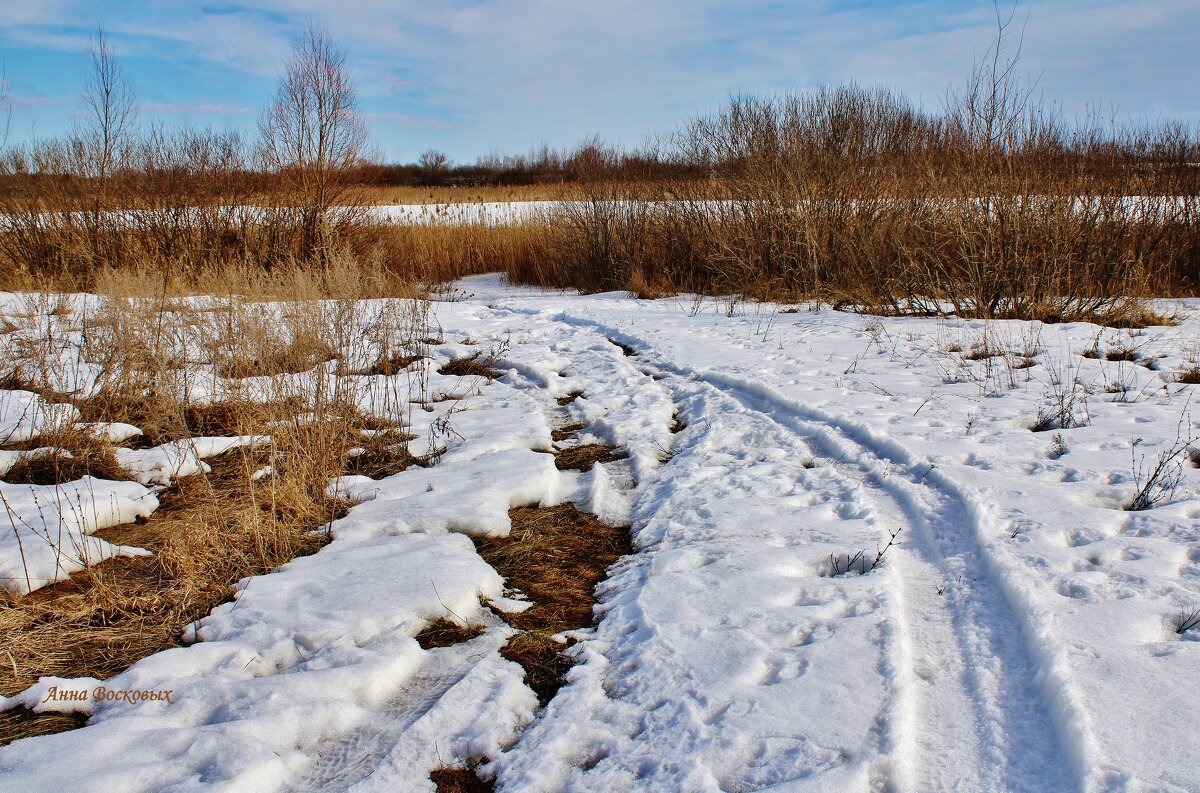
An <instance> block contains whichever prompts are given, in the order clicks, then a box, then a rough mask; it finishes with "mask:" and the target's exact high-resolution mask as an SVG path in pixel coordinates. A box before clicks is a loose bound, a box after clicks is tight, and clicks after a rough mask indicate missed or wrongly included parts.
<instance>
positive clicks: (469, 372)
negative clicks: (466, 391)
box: [438, 352, 501, 383]
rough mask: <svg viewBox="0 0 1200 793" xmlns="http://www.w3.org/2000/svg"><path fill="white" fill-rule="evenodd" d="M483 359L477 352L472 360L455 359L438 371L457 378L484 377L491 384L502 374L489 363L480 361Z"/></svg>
mask: <svg viewBox="0 0 1200 793" xmlns="http://www.w3.org/2000/svg"><path fill="white" fill-rule="evenodd" d="M481 357H482V353H481V352H477V353H475V354H474V355H472V356H471V357H470V358H455V359H454V360H453V361H450V362H449V363H447V364H445V365H444V366H442V367H441V368H440V369H438V374H444V375H453V376H455V377H483V378H485V379H486V380H487V381H488V382H489V383H490V382H491V381H493V380H495V379H496V378H497V377H499V376H500V374H501V373H500V372H498V371H496V370H495V369H493V368H491V367H490V366H488V365H487V362H484V361H480V358H481Z"/></svg>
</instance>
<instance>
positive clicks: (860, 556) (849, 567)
mask: <svg viewBox="0 0 1200 793" xmlns="http://www.w3.org/2000/svg"><path fill="white" fill-rule="evenodd" d="M902 531H904V529H902V528H900V529H896V530H895V531H891V532H889V533H890V535H891V536H890V537H889V538H888V543H887V545H885V546H884V547H883V548H882V549H880V550H878V551H876V552H875V558H873V559H872V558H871V556H870V554H868V553H867V552H866V551H859V552H858V553H855V554H853V555H851V554H848V553H846V554H841V555H837V554H830V556H829V575H830V576H835V577H836V576H843V575H850V574H852V573H858V574H859V575H866V574H867V573H869V572H871V571H872V570H874V569H875V568H877V567H879V565H880V564H882V563H883V558H884V555H885V554H887V552H888V550H889V549H890V548H891V547H892V546H893V545H899V541H898V540H897V537H899V536H900V532H902Z"/></svg>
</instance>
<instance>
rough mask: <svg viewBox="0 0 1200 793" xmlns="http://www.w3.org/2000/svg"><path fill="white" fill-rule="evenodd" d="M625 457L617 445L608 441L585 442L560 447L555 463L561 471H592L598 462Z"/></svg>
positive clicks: (609, 461) (608, 461) (556, 453)
mask: <svg viewBox="0 0 1200 793" xmlns="http://www.w3.org/2000/svg"><path fill="white" fill-rule="evenodd" d="M624 457H625V453H624V452H622V451H620V450H619V449H618V448H617V447H616V446H612V445H610V444H607V443H585V444H582V445H579V446H571V447H569V448H566V449H560V450H558V451H556V452H555V453H554V465H555V466H556V467H557V468H558V470H560V471H567V470H571V471H590V470H592V466H593V465H595V464H596V463H611V462H613V461H614V460H620V459H623V458H624Z"/></svg>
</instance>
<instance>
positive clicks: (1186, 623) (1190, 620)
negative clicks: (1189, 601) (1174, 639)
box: [1175, 608, 1200, 636]
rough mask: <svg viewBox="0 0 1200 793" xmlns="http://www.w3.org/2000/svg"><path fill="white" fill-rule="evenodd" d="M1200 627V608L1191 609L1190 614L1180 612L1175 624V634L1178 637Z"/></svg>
mask: <svg viewBox="0 0 1200 793" xmlns="http://www.w3.org/2000/svg"><path fill="white" fill-rule="evenodd" d="M1197 627H1200V608H1197V609H1192V611H1191V612H1187V611H1181V612H1180V613H1179V619H1178V620H1176V622H1175V632H1176V633H1178V634H1179V635H1180V636H1182V635H1183V634H1185V633H1187V632H1188V631H1190V630H1193V629H1195V628H1197Z"/></svg>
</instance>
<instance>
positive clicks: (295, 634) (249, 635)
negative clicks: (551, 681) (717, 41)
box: [0, 277, 1200, 793]
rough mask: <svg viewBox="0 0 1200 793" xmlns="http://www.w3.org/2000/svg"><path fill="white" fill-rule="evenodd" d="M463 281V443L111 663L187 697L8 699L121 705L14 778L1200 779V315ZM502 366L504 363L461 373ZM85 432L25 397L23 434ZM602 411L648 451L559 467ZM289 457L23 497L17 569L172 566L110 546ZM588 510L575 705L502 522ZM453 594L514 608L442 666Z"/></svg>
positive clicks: (306, 781)
mask: <svg viewBox="0 0 1200 793" xmlns="http://www.w3.org/2000/svg"><path fill="white" fill-rule="evenodd" d="M459 286H460V287H461V289H462V290H463V291H464V293H465V294H466V295H468V297H467V298H466V299H464V300H459V301H456V302H444V303H438V304H436V305H435V306H434V313H435V315H436V322H437V324H439V325H440V326H441V328H442V329H443V338H442V339H440V340H439V343H437V344H435V345H433V346H432V347H431V348H430V354H431V356H432V357H433V359H434V360H433V364H434V365H433V366H432V367H431V371H430V373H429V378H430V381H429V388H430V389H431V390H432V391H433V392H435V393H437V392H442V393H448V394H449V393H456V394H459V395H460V396H461V395H465V397H466V398H465V399H461V400H451V401H446V402H435V403H434V405H435V408H436V409H435V410H433V411H432V412H426V411H423V410H410V411H405V412H403V416H404V417H405V420H406V421H407V422H408V428H409V430H410V432H411V433H412V434H413V435H415V436H416V437H417V438H418V440H416V441H412V442H411V443H412V444H413V445H414V449H413V451H414V453H418V454H419V453H422V452H424V451H428V449H427V448H424V449H423V448H420V447H421V445H422V444H428V441H427V440H426V439H427V438H429V437H432V435H433V433H431V432H430V430H431V428H434V427H435V426H438V422H439V420H440V419H442V418H446V417H447V415H446V414H447V412H448V411H450V410H451V408H453V411H452V414H451V415H449V416H448V419H449V422H450V424H451V425H452V426H453V428H454V432H453V433H452V434H448V435H444V436H443V441H442V442H443V443H445V444H447V445H448V448H447V451H446V452H445V454H444V455H442V457H441V459H440V461H439V462H438V464H437V465H434V466H432V467H428V468H424V467H414V468H410V469H408V470H405V471H402V472H401V473H398V474H395V475H393V476H390V477H387V478H384V479H381V480H372V479H368V478H366V477H345V478H342V479H340V480H338V481H337V482H334V483H331V487H332V488H333V489H334V490H336V491H337V492H339V493H341V494H343V495H344V496H346V497H347V498H348V499H349V500H350V501H352V502H354V503H355V506H353V507H352V508H351V509H350V511H349V513H348V514H347V515H346V516H345V517H342V518H340V519H338V520H337V521H335V522H334V523H333V525H332V535H333V537H334V539H333V541H332V542H331V543H330V544H329V545H327V546H326V547H324V548H323V549H322V550H321V551H319V552H318V553H316V554H315V555H312V556H307V557H303V558H299V559H296V560H294V561H292V562H290V563H289V564H287V565H285V566H284V567H283V568H281V569H280V570H278V571H276V572H273V573H271V574H268V575H264V576H258V577H255V578H248V579H245V580H243V582H242V583H241V585H240V589H239V593H238V597H237V599H236V601H234V602H233V603H229V604H225V605H223V606H220V607H218V608H217V609H216V610H215V611H214V612H213V613H212V614H211V615H210V616H208V617H206V618H204V619H202V620H201V621H200V622H198V623H197V624H195V625H194V626H192V627H191V628H189V630H188V635H187V636H186V639H187V640H188V641H189V644H188V646H185V647H180V648H175V649H171V650H168V651H165V652H161V653H158V654H156V655H153V656H151V657H149V658H146V659H144V660H142V661H140V662H138V663H137V664H135V665H134V666H133V667H132V668H130V669H129V670H128V671H126V672H124V673H122V674H120V675H118V676H117V677H115V678H111V679H109V680H106V681H103V683H102V685H103V686H104V687H105V689H106V690H108V691H110V692H111V691H140V692H158V693H160V694H161V692H170V696H169V699H168V698H167V696H166V695H165V694H163V695H162V696H155V697H152V698H150V697H148V698H146V699H145V700H144V701H122V700H121V699H120V698H117V699H115V700H109V699H104V698H101V697H97V696H95V693H94V692H95V689H96V688H97V687H98V686H100V685H101V682H100V681H97V680H92V679H82V680H64V679H55V678H47V679H43V680H42V681H41V682H40V683H38V684H37V685H35V686H33V687H32V688H30V689H29V690H27V691H25V692H23V693H21V694H18V695H17V696H15V697H12V698H10V699H8V700H6V701H4V703H3V705H2V707H6V708H14V707H28V708H31V709H33V710H35V711H38V710H63V711H78V712H83V713H87V714H90V721H89V722H88V725H87V726H86V727H84V728H81V729H78V730H74V731H71V732H66V733H61V734H57V735H50V736H43V737H37V738H29V739H24V740H20V741H17V742H15V743H13V744H11V745H9V746H7V747H5V748H3V749H0V790H3V791H14V793H15V792H16V791H30V792H32V791H53V792H54V793H62V791H75V790H88V791H112V792H113V793H129V792H130V791H190V790H205V791H276V790H278V791H314V792H315V791H342V790H353V791H361V792H363V793H365V792H366V791H431V790H433V789H434V786H433V783H432V782H431V781H430V773H431V772H432V771H433V770H435V769H438V768H443V767H447V766H463V765H465V764H467V763H468V762H474V761H478V760H480V759H481V758H486V761H485V762H484V763H483V765H482V766H480V768H479V773H480V774H481V775H482V776H484V777H485V778H487V779H489V780H492V781H494V784H495V787H496V789H497V790H501V791H531V792H532V791H545V792H547V793H551V792H554V791H579V792H580V793H582V792H584V791H751V790H772V791H781V792H782V791H792V792H797V793H799V792H800V791H941V790H955V791H1070V790H1080V791H1187V790H1192V791H1200V741H1197V740H1196V735H1195V729H1196V725H1197V724H1200V699H1198V698H1197V697H1196V696H1195V687H1196V684H1197V681H1200V626H1197V627H1196V628H1194V629H1190V630H1182V631H1181V628H1183V627H1186V624H1187V618H1188V616H1189V615H1192V614H1195V613H1196V610H1197V609H1198V608H1200V470H1197V468H1196V467H1195V459H1196V457H1195V455H1194V454H1193V453H1192V451H1191V449H1190V445H1191V443H1192V442H1193V441H1195V440H1196V439H1197V438H1198V437H1200V406H1197V405H1195V404H1193V403H1194V402H1196V399H1195V392H1196V389H1197V388H1198V386H1195V385H1186V384H1183V383H1181V382H1178V380H1179V375H1180V373H1182V372H1184V371H1187V370H1190V369H1194V367H1195V366H1196V363H1197V359H1198V358H1200V313H1198V312H1200V305H1197V304H1195V303H1179V304H1170V305H1164V306H1163V308H1164V309H1169V310H1172V311H1175V312H1176V313H1177V315H1178V322H1177V324H1176V325H1174V326H1172V327H1162V328H1151V329H1146V330H1134V331H1125V330H1112V329H1101V328H1097V327H1095V326H1092V325H1086V324H1066V325H1044V326H1043V325H1040V324H1037V323H1026V322H982V321H964V320H956V319H911V318H905V319H896V318H874V317H866V316H860V315H855V314H848V313H841V312H834V311H829V310H822V311H817V312H812V311H807V310H804V309H800V310H794V309H790V308H788V307H784V306H770V305H758V304H748V303H734V302H730V301H714V300H711V299H708V300H702V301H701V300H697V301H693V300H691V299H680V298H672V299H663V300H658V301H647V300H633V299H630V298H628V297H627V296H625V295H624V294H608V295H594V296H578V295H574V294H559V293H553V292H545V291H536V290H531V289H515V288H508V287H505V286H503V285H502V284H501V283H500V281H499V280H498V279H497V278H495V277H480V278H473V279H468V280H466V281H464V282H462V283H461V284H460V285H459ZM465 342H466V343H465ZM485 348H487V349H493V350H496V351H497V358H496V359H495V360H494V361H493V362H492V364H491V365H492V366H493V367H495V368H496V369H498V370H500V371H501V372H502V373H503V376H502V377H500V378H498V379H496V380H495V381H492V382H484V381H482V380H481V379H480V378H460V377H454V376H450V375H439V374H437V373H436V372H435V371H432V370H433V369H436V368H437V365H438V364H441V363H445V362H447V361H449V360H451V359H455V358H461V357H464V356H465V355H468V354H470V352H471V351H472V350H474V349H485ZM327 371H330V370H321V371H318V372H314V373H310V375H311V376H313V377H319V376H323V373H324V372H327ZM380 377H382V376H380ZM395 377H403V375H396V376H395ZM383 379H385V380H386V378H383ZM379 385H380V384H378V383H376V386H379ZM382 390H385V391H386V390H387V388H386V384H383V386H382ZM403 390H404V389H403V387H399V386H398V387H397V388H395V389H392V390H391V391H390V392H389V393H399V392H403ZM377 393H381V391H380V390H378V389H374V390H373V389H370V388H368V389H365V390H364V391H363V394H364V398H363V401H362V407H363V409H364V410H368V411H376V412H379V411H380V410H381V408H380V405H378V404H376V403H375V402H374V401H373V400H372V398H371V395H372V394H377ZM576 393H579V394H580V396H579V397H578V398H576V399H575V400H574V401H570V402H567V398H568V397H569V396H571V395H573V394H576ZM560 402H561V403H560ZM388 410H390V411H393V412H395V411H396V406H395V405H394V404H391V405H390V406H389V408H388ZM394 417H395V418H400V414H399V413H397V414H396V415H395V416H394ZM75 420H76V417H75V416H74V415H72V413H71V408H70V407H68V406H63V405H57V406H56V405H53V404H48V403H46V402H44V401H42V400H41V399H40V398H38V397H36V396H34V395H32V394H30V393H28V392H2V393H0V434H2V435H4V436H6V437H7V439H8V440H9V441H10V442H11V441H13V440H28V439H35V438H36V437H37V436H38V434H39V433H41V432H44V431H46V428H47V427H52V426H56V425H58V424H61V423H63V422H73V421H75ZM574 423H577V424H582V425H583V427H584V429H583V430H582V432H581V434H580V435H579V437H578V438H577V439H576V440H575V441H573V442H578V443H589V442H601V443H606V444H613V445H616V446H619V447H620V448H621V450H622V451H623V452H624V453H625V455H626V456H625V458H624V459H621V460H618V461H616V462H611V463H597V464H596V465H595V466H594V467H593V468H592V469H591V470H589V471H586V472H583V473H578V472H573V471H564V470H558V469H557V468H556V467H555V464H554V461H553V458H552V457H551V455H549V454H546V453H545V452H547V451H551V450H552V449H553V448H554V442H553V441H552V436H551V431H552V430H553V429H555V428H556V427H561V426H563V425H566V424H574ZM1035 426H1037V427H1038V429H1039V430H1040V431H1033V429H1032V428H1034V427H1035ZM97 431H102V432H106V433H115V434H116V435H120V434H121V433H125V432H135V431H136V428H127V427H126V428H122V427H120V426H107V427H103V428H98V429H97ZM259 440H260V439H257V438H254V437H243V438H224V439H221V438H211V439H198V440H195V441H193V442H190V443H189V444H186V445H183V446H177V447H172V448H161V447H160V448H153V449H140V450H133V449H131V450H129V455H128V456H127V457H126V458H125V459H122V460H121V462H122V464H123V465H125V466H126V467H127V468H128V469H129V470H130V471H131V472H133V473H134V474H135V476H134V479H135V480H136V481H132V482H106V481H103V480H89V481H80V482H77V483H73V484H70V485H65V486H60V487H46V486H35V485H9V484H0V488H2V493H3V496H4V502H5V504H6V508H7V512H8V516H9V517H8V520H6V521H5V523H11V525H12V526H13V527H14V530H13V531H10V532H7V533H4V532H5V531H6V529H7V527H6V526H4V524H0V526H4V527H3V528H0V578H2V579H3V581H4V585H5V586H6V587H7V588H9V589H13V590H15V591H26V590H28V589H35V588H37V587H38V586H41V585H43V584H45V583H49V582H51V581H53V580H55V579H59V578H62V577H63V576H65V575H68V574H69V573H70V572H72V571H73V570H77V569H80V568H81V567H83V566H86V565H87V564H92V563H95V562H97V561H99V560H100V559H103V558H107V557H110V556H115V555H128V554H138V553H145V552H144V551H142V550H140V549H137V548H128V547H120V546H113V545H110V544H108V543H106V542H104V541H103V540H101V539H99V538H96V537H92V536H91V534H92V532H94V531H98V530H100V529H101V528H103V527H105V526H110V525H115V524H119V523H123V522H129V521H132V520H134V519H136V518H138V517H139V516H143V517H144V516H147V515H152V513H153V511H154V510H155V508H156V507H157V503H158V502H157V500H156V494H157V493H159V492H160V491H161V488H162V487H163V486H165V485H167V484H169V483H170V482H171V481H172V480H173V479H175V478H177V477H179V476H184V475H186V474H187V473H190V472H193V471H196V470H199V469H200V467H201V466H203V465H204V463H203V458H204V457H206V456H209V455H215V454H218V453H220V452H221V451H224V450H226V449H228V448H230V447H231V446H232V445H236V444H253V443H256V442H258V441H259ZM22 453H32V452H0V455H6V454H7V455H9V457H4V456H0V468H7V466H9V465H12V464H14V462H15V458H12V456H13V455H18V454H22ZM1160 462H1161V463H1162V465H1161V466H1160V465H1159V463H1160ZM1155 474H1157V476H1156V475H1155ZM1139 493H1141V495H1142V496H1143V499H1144V501H1145V503H1144V504H1142V506H1147V507H1149V508H1147V509H1140V510H1128V509H1126V508H1125V507H1127V506H1129V505H1130V504H1131V502H1133V501H1134V500H1135V498H1136V497H1137V496H1138V494H1139ZM568 501H569V502H573V503H575V504H576V505H578V506H579V507H580V508H581V509H583V510H586V511H588V512H591V513H593V514H595V515H597V516H598V517H599V518H600V519H601V520H603V521H604V522H606V523H609V524H610V525H628V526H630V533H631V537H632V544H633V548H634V553H633V554H632V555H630V556H627V557H625V558H623V559H621V560H620V561H618V562H617V563H616V564H615V565H614V566H613V567H612V568H611V570H610V574H609V577H608V578H607V580H606V581H604V582H603V583H602V584H601V586H600V590H599V605H598V606H597V609H596V623H595V625H594V627H592V628H588V629H584V630H579V631H574V632H572V633H571V635H570V636H564V637H563V639H564V647H566V646H567V644H566V642H567V640H571V644H570V649H569V650H568V652H569V653H570V654H571V655H572V656H573V657H574V659H575V661H576V665H575V666H574V667H573V668H572V669H571V671H570V672H569V673H568V677H567V683H566V685H564V686H563V687H562V688H561V689H560V690H559V691H558V693H557V695H556V696H555V697H554V698H553V699H551V700H550V702H549V704H548V705H547V706H546V707H540V706H539V704H538V701H537V698H536V697H535V696H534V693H533V692H532V691H531V690H530V689H529V688H528V687H527V686H526V685H525V684H524V683H523V682H522V677H523V672H522V669H521V668H520V667H519V666H517V665H516V664H514V663H513V662H511V661H509V660H506V659H505V658H504V657H502V656H501V655H500V652H499V650H500V648H501V647H502V646H503V645H504V643H505V642H506V641H507V640H508V638H509V637H510V636H511V635H512V633H513V629H512V628H510V627H508V626H507V625H506V624H505V623H504V621H503V620H502V618H501V615H502V614H503V613H505V612H512V611H515V610H519V609H522V608H524V607H526V606H527V605H528V604H526V603H523V602H522V601H523V599H524V597H523V594H522V593H520V592H515V591H512V590H510V589H508V588H506V586H505V581H504V580H503V579H502V578H501V577H500V575H499V574H498V573H497V572H496V571H495V570H494V569H492V567H490V566H489V565H488V564H487V563H486V562H485V561H484V560H483V558H482V557H481V556H480V555H479V554H478V553H477V551H476V549H475V546H474V545H473V543H472V541H471V536H475V537H481V536H503V535H505V534H506V533H507V532H508V531H509V528H510V523H509V514H508V512H509V510H510V508H513V507H519V506H522V505H533V504H542V505H549V504H558V503H564V502H568ZM18 526H20V527H23V528H24V530H25V531H24V532H18V531H16V530H15V529H16V527H18ZM32 535H36V536H37V537H38V538H39V542H36V543H34V544H32V545H31V544H30V543H29V542H28V541H27V542H25V543H23V544H22V543H18V542H17V539H18V537H20V536H24V537H26V538H28V537H30V536H32ZM892 541H894V542H893V544H892V545H891V547H888V545H889V542H892ZM885 549H886V550H885ZM881 554H882V557H881V556H880V555H881ZM31 566H32V570H31ZM489 603H490V607H489V606H488V604H489ZM448 613H450V614H453V615H455V616H457V617H459V618H462V619H465V620H469V621H473V622H478V623H481V624H483V625H485V626H487V630H486V631H484V632H483V633H482V634H481V635H479V636H477V637H475V638H472V639H470V640H468V641H465V642H461V643H459V644H455V645H452V646H448V647H440V648H435V649H428V650H426V649H422V648H421V646H419V645H418V643H417V641H416V640H415V639H414V637H415V636H416V635H417V634H418V633H419V632H420V631H421V630H422V629H423V628H424V627H425V626H426V625H427V624H428V623H429V622H431V621H432V620H436V619H439V618H444V617H446V616H447V614H448ZM74 691H78V692H81V693H80V694H79V696H78V697H75V696H68V695H66V693H65V692H74Z"/></svg>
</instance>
